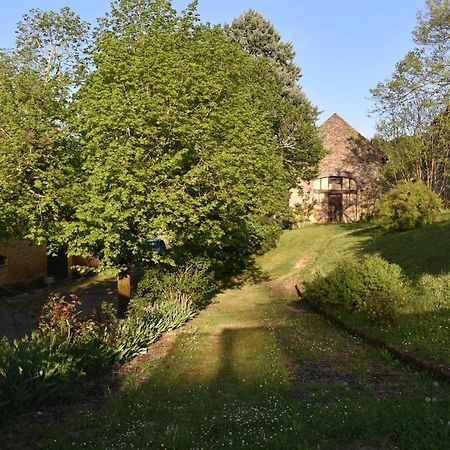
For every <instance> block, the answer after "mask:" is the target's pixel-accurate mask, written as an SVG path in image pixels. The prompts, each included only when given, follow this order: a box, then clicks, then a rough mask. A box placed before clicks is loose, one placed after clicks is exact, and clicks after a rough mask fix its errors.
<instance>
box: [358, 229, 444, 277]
mask: <svg viewBox="0 0 450 450" xmlns="http://www.w3.org/2000/svg"><path fill="white" fill-rule="evenodd" d="M361 231H362V232H364V230H361ZM367 231H370V230H369V229H368V230H367ZM357 233H358V232H357ZM358 251H359V253H360V254H362V255H367V254H368V255H371V254H375V253H378V254H380V255H381V256H382V257H383V258H384V259H386V260H387V261H388V262H390V263H395V264H398V265H399V266H400V267H401V268H402V269H403V271H404V273H405V274H406V275H407V276H408V277H410V278H411V279H417V278H420V276H422V275H424V274H431V275H437V274H445V273H450V222H444V223H438V224H434V225H428V226H425V227H423V228H420V229H417V230H412V231H405V232H396V233H388V234H381V233H377V234H374V235H373V239H371V240H368V241H365V242H362V244H361V245H360V247H359V249H358Z"/></svg>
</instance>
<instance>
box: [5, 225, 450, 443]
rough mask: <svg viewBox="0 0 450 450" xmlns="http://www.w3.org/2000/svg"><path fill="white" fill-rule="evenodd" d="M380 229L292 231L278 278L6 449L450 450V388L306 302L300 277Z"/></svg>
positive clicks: (234, 297) (18, 433)
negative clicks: (116, 387)
mask: <svg viewBox="0 0 450 450" xmlns="http://www.w3.org/2000/svg"><path fill="white" fill-rule="evenodd" d="M371 233H372V231H371V230H365V229H364V230H362V231H361V230H359V231H358V230H355V229H354V228H352V227H345V226H338V225H337V226H323V227H322V226H308V227H305V228H304V229H300V230H292V231H288V232H286V233H285V234H284V235H283V237H282V239H281V242H280V245H279V246H278V248H277V249H275V250H273V251H271V252H269V253H267V254H266V255H264V256H262V257H260V258H259V260H258V264H259V267H260V268H261V271H262V273H263V274H265V275H266V277H268V279H266V280H265V281H261V282H259V283H255V284H248V285H244V286H241V287H236V288H234V289H228V290H226V291H225V292H223V293H222V294H220V295H218V296H217V298H216V299H215V301H214V303H213V304H212V305H211V306H210V307H209V308H207V309H206V310H205V311H203V312H202V313H201V314H200V315H199V316H198V317H197V318H196V319H195V320H193V321H191V322H190V323H189V324H188V325H187V326H185V327H184V328H182V329H179V330H178V331H176V332H174V333H173V334H171V335H169V336H168V337H166V345H165V350H164V351H161V349H160V348H159V350H158V345H156V346H154V347H151V348H150V352H149V355H148V356H146V357H142V358H140V359H139V360H138V361H136V362H133V363H131V364H130V365H129V366H127V367H126V368H125V369H124V370H123V371H122V372H121V377H122V380H121V381H122V387H121V389H120V392H118V393H117V394H115V395H112V396H111V397H110V398H109V399H108V400H107V401H106V402H105V404H104V405H102V406H101V407H100V408H98V409H95V408H84V409H83V413H82V414H76V415H77V417H74V419H73V420H66V421H64V422H63V423H59V424H52V423H51V421H50V420H47V421H45V422H44V423H43V424H39V426H35V425H29V426H28V427H23V420H18V421H15V422H14V423H11V424H8V427H9V428H7V429H6V430H5V429H3V430H1V431H2V438H3V442H4V444H3V445H2V448H19V447H22V448H48V449H66V448H97V449H131V448H138V449H146V448H167V449H208V450H209V449H219V448H229V449H256V448H258V449H305V450H306V449H317V448H320V449H346V450H362V449H365V450H376V449H394V448H400V449H407V450H414V449H427V450H441V449H442V450H444V449H448V443H449V441H450V387H449V386H447V385H445V384H442V383H437V382H435V381H434V380H432V379H431V378H429V377H428V376H425V375H421V374H417V373H411V372H410V371H409V370H407V369H405V368H404V367H403V366H401V365H399V364H398V363H396V362H395V361H393V360H392V359H391V358H390V357H389V356H388V355H386V354H385V353H383V352H379V351H375V350H372V349H370V348H368V347H366V346H365V345H364V344H362V343H361V342H360V341H358V340H357V339H354V338H352V337H350V336H348V335H347V334H345V333H343V332H342V331H340V330H337V329H336V328H334V327H333V326H332V325H330V324H328V323H327V322H325V321H323V320H322V319H321V318H320V317H318V316H317V315H315V314H314V313H312V312H311V311H309V310H308V309H307V308H306V307H305V306H303V305H302V304H301V303H300V302H298V300H297V299H296V294H295V290H294V288H293V285H294V283H295V282H298V281H299V280H300V279H301V278H302V277H303V276H304V275H306V274H308V273H309V272H310V271H311V270H314V268H317V267H319V268H320V270H325V269H324V267H327V266H329V265H331V264H332V258H334V257H335V256H336V257H337V256H338V255H339V254H340V253H342V252H348V253H351V252H357V251H363V250H362V249H363V248H364V245H366V243H368V242H369V240H370V239H371ZM327 255H329V258H328V257H327ZM50 417H51V416H50ZM5 443H6V445H5Z"/></svg>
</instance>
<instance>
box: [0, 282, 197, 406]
mask: <svg viewBox="0 0 450 450" xmlns="http://www.w3.org/2000/svg"><path fill="white" fill-rule="evenodd" d="M177 280H178V281H179V283H180V284H179V286H181V287H183V288H186V286H187V285H188V284H189V283H188V282H187V281H186V280H185V279H184V278H183V277H181V281H180V279H178V278H177ZM197 282H198V280H197V281H195V278H194V281H192V283H194V284H195V283H197ZM177 286H178V285H177ZM166 288H167V286H166V287H165V290H163V293H164V295H163V296H161V297H159V298H158V299H157V300H156V301H153V300H152V301H150V300H148V299H146V298H138V299H134V300H133V301H132V302H131V304H130V307H129V311H128V314H127V317H126V318H125V319H123V320H119V319H117V318H116V316H115V311H114V310H113V307H112V305H110V304H106V303H103V304H102V306H101V308H100V311H99V313H98V318H97V320H94V319H93V318H82V317H81V315H80V312H79V311H78V308H77V307H78V304H79V303H80V302H79V299H78V298H77V297H76V296H71V297H70V298H69V300H66V299H65V298H64V297H61V296H57V295H52V296H51V297H50V299H49V301H48V303H47V304H46V305H45V307H44V308H43V312H42V315H41V318H40V322H39V329H38V330H36V331H34V332H33V333H32V334H31V336H28V337H25V338H22V339H19V340H15V341H13V342H9V341H8V340H7V339H6V338H4V339H2V340H0V410H8V411H10V412H11V411H17V410H22V409H24V408H27V407H29V406H34V407H35V406H38V405H39V404H41V403H43V402H49V401H52V400H55V399H59V398H64V399H67V398H70V397H71V396H73V395H75V396H76V395H77V393H78V392H79V388H81V387H82V385H81V383H80V381H81V380H82V379H83V378H84V377H85V376H86V375H93V374H96V373H98V372H99V371H101V370H104V369H106V368H108V367H111V366H112V365H113V364H114V363H122V362H124V361H127V360H129V359H130V358H133V357H134V356H136V355H138V354H139V353H140V351H141V350H142V348H143V347H147V346H148V345H149V344H151V343H152V342H154V341H156V340H157V339H158V337H159V336H160V335H161V334H162V333H164V332H165V331H168V330H171V329H173V328H177V327H179V326H180V325H182V324H183V323H184V322H186V321H187V320H189V319H191V318H193V317H194V316H195V314H196V312H197V306H198V304H199V302H200V300H199V297H196V296H189V295H187V294H185V291H184V290H181V293H180V292H178V293H176V294H177V295H174V294H173V293H172V291H167V289H166ZM172 290H173V286H172ZM195 292H196V293H197V294H198V292H197V291H195ZM202 292H204V291H202ZM169 294H170V295H169Z"/></svg>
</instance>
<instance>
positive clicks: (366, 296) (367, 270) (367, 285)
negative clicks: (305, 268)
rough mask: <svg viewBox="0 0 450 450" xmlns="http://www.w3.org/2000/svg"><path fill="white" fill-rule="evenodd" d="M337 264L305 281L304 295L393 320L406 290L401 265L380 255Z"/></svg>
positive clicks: (380, 319)
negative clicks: (323, 273)
mask: <svg viewBox="0 0 450 450" xmlns="http://www.w3.org/2000/svg"><path fill="white" fill-rule="evenodd" d="M338 265H339V267H337V268H336V269H334V270H333V271H331V272H330V273H329V274H327V275H326V276H317V277H316V278H314V279H313V280H311V281H310V282H308V283H306V285H305V295H306V296H307V297H308V298H310V299H312V300H314V301H317V302H319V303H324V304H331V305H340V306H343V307H344V308H347V309H350V310H357V311H363V312H364V313H365V314H367V315H368V316H369V317H370V318H371V320H372V321H373V322H374V323H375V324H381V323H386V322H392V321H393V320H394V318H395V315H396V313H397V312H398V309H399V307H400V306H401V305H402V304H403V303H404V301H405V298H406V296H407V294H408V289H407V287H406V282H405V278H404V276H403V274H402V270H401V268H400V267H399V266H398V265H396V264H390V263H388V262H387V261H386V260H384V259H383V258H381V257H379V256H371V257H367V258H365V259H363V260H362V261H359V260H357V259H352V260H350V259H348V260H343V261H340V262H339V264H338Z"/></svg>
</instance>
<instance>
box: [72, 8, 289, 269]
mask: <svg viewBox="0 0 450 450" xmlns="http://www.w3.org/2000/svg"><path fill="white" fill-rule="evenodd" d="M136 20H138V21H139V23H136ZM93 60H94V63H95V66H96V69H95V70H94V71H93V73H92V74H91V75H90V76H89V78H88V80H87V82H86V84H85V85H84V86H83V87H82V88H81V89H80V91H79V92H78V94H77V98H76V115H75V117H76V127H77V129H78V132H79V134H80V136H81V137H82V142H83V147H84V158H85V159H84V163H83V172H84V174H85V176H86V181H85V184H84V186H83V187H82V188H81V189H79V190H78V192H77V195H78V196H79V199H80V202H79V204H78V206H77V208H76V212H75V214H74V216H73V218H72V220H71V223H70V224H69V225H68V233H67V239H69V240H70V242H71V251H72V252H75V253H78V254H82V255H96V256H99V257H100V258H101V260H102V262H103V264H104V265H106V266H114V267H118V266H119V268H120V269H121V270H127V267H129V266H130V264H132V263H133V262H134V261H149V260H151V259H155V256H156V255H155V254H154V253H152V252H149V250H148V246H147V245H146V242H147V240H148V238H150V237H155V236H164V239H165V240H166V242H167V243H168V244H169V245H170V246H171V247H172V251H171V255H172V257H173V258H175V261H176V263H177V264H180V263H183V260H184V261H186V260H189V259H191V258H194V257H202V258H204V259H206V260H209V261H210V265H211V266H212V267H213V269H214V270H215V271H216V273H224V272H230V271H234V270H237V269H239V268H240V267H242V266H244V265H245V264H246V261H247V260H248V258H250V256H251V255H252V254H253V253H254V252H256V251H258V250H259V249H261V248H263V247H264V246H265V245H266V244H267V243H268V242H270V243H273V242H274V240H275V239H276V237H277V236H278V234H279V232H280V231H279V229H280V227H279V225H278V222H279V221H280V217H281V216H282V215H283V214H284V211H285V209H286V203H287V202H286V197H287V188H288V182H287V177H286V174H285V171H284V169H283V158H282V154H281V152H279V151H278V149H277V146H276V145H275V142H274V140H273V135H272V123H271V121H270V118H268V117H267V114H265V108H266V105H267V97H268V96H272V97H276V96H280V93H279V89H278V86H277V85H276V83H275V82H274V81H273V77H272V76H271V73H270V71H268V70H267V69H266V67H265V65H264V64H263V63H262V62H260V61H256V60H252V59H251V58H249V56H248V55H246V54H245V53H243V52H242V51H241V50H240V49H239V48H238V47H237V46H235V45H233V44H231V43H229V42H227V41H226V39H225V38H224V36H223V33H222V32H221V30H220V29H216V28H211V27H209V26H203V25H199V24H197V22H196V19H195V15H194V13H193V11H188V12H185V13H183V14H182V15H181V16H178V15H177V14H176V12H175V11H174V10H173V9H171V8H170V6H169V2H166V1H154V2H151V3H150V4H148V2H140V1H121V2H118V3H117V4H116V6H115V9H113V13H112V15H111V16H110V17H109V18H108V19H105V20H104V22H103V28H102V30H101V32H100V33H99V34H98V36H97V41H96V46H95V50H94V54H93ZM118 162H119V163H118Z"/></svg>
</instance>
